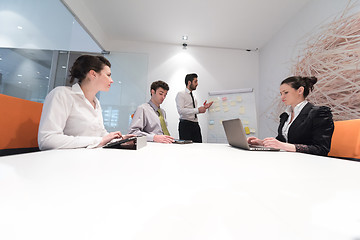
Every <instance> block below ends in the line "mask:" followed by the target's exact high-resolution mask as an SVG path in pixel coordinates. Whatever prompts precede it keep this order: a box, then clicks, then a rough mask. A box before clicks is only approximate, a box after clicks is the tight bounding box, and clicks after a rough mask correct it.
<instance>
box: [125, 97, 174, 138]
mask: <svg viewBox="0 0 360 240" xmlns="http://www.w3.org/2000/svg"><path fill="white" fill-rule="evenodd" d="M158 109H159V108H158V107H157V106H156V105H155V104H154V103H153V102H152V101H151V100H150V101H149V102H147V103H144V104H141V105H140V106H139V107H138V108H137V109H136V111H135V113H134V117H133V119H132V121H131V124H130V131H129V134H135V135H136V136H146V139H147V141H149V142H153V141H154V136H155V135H164V132H163V130H162V128H161V123H160V119H159V113H158V112H157V111H158ZM160 111H161V112H162V114H163V116H164V120H165V123H166V126H167V125H168V124H167V121H166V112H165V111H164V109H162V108H160Z"/></svg>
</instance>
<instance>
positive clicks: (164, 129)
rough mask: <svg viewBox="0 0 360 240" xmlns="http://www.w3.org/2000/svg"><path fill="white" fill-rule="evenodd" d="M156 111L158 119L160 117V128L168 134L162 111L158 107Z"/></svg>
mask: <svg viewBox="0 0 360 240" xmlns="http://www.w3.org/2000/svg"><path fill="white" fill-rule="evenodd" d="M157 112H158V113H159V119H160V125H161V130H162V131H163V133H164V135H168V136H170V133H169V131H168V129H167V127H166V123H165V119H164V115H163V114H162V112H161V111H160V108H158V110H157Z"/></svg>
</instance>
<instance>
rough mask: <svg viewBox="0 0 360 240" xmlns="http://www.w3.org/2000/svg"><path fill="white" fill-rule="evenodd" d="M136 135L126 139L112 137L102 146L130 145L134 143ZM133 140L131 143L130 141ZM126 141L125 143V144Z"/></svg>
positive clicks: (118, 146)
mask: <svg viewBox="0 0 360 240" xmlns="http://www.w3.org/2000/svg"><path fill="white" fill-rule="evenodd" d="M135 140H136V137H129V138H126V139H114V140H113V141H110V142H108V143H107V144H106V145H105V146H103V148H123V145H132V144H134V143H135ZM131 141H133V143H131ZM125 143H127V144H125Z"/></svg>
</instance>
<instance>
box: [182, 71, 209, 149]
mask: <svg viewBox="0 0 360 240" xmlns="http://www.w3.org/2000/svg"><path fill="white" fill-rule="evenodd" d="M185 85H186V88H185V90H183V91H180V92H179V93H178V94H177V95H176V99H175V101H176V107H177V110H178V113H179V115H180V122H179V138H180V139H181V140H192V141H193V142H198V143H201V142H202V136H201V130H200V126H199V122H198V114H201V113H205V112H206V109H208V108H209V107H210V106H211V105H212V103H213V102H210V103H206V101H205V102H204V105H203V106H201V107H197V106H198V104H197V101H196V99H195V97H194V95H193V91H194V90H196V87H197V86H198V75H197V74H196V73H191V74H187V75H186V77H185Z"/></svg>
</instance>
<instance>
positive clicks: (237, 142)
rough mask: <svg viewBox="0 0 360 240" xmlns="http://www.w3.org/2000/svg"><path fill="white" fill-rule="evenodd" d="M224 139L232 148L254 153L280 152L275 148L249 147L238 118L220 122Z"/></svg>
mask: <svg viewBox="0 0 360 240" xmlns="http://www.w3.org/2000/svg"><path fill="white" fill-rule="evenodd" d="M222 124H223V127H224V130H225V134H226V138H227V140H228V142H229V144H230V145H231V146H233V147H237V148H242V149H245V150H254V151H280V149H277V148H271V147H264V146H249V144H248V142H247V137H246V134H245V130H244V127H243V125H242V123H241V120H240V119H239V118H236V119H230V120H224V121H222Z"/></svg>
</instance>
